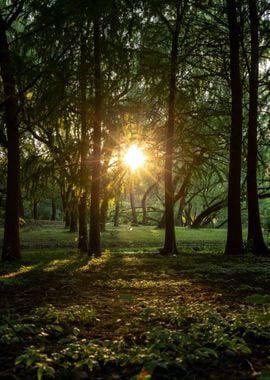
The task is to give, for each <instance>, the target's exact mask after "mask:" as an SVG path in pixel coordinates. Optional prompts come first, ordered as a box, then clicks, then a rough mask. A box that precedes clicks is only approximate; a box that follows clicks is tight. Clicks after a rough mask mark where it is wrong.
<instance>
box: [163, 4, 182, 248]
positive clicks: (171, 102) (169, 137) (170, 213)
mask: <svg viewBox="0 0 270 380" xmlns="http://www.w3.org/2000/svg"><path fill="white" fill-rule="evenodd" d="M185 6H186V1H180V0H178V1H177V2H176V18H175V23H174V25H173V26H172V25H171V23H170V22H169V21H168V20H167V19H166V17H165V16H164V15H163V14H160V17H161V19H162V20H163V21H164V23H165V24H166V25H167V26H168V28H169V31H170V34H171V37H172V45H171V52H170V74H169V97H168V118H167V131H166V140H165V141H166V146H165V164H164V184H165V241H164V246H163V248H162V249H161V251H160V252H161V253H162V254H163V255H171V254H177V253H178V251H177V246H176V238H175V227H174V186H173V174H172V170H173V155H174V129H175V105H176V75H177V60H178V51H179V34H180V27H181V21H182V18H183V15H184V9H185Z"/></svg>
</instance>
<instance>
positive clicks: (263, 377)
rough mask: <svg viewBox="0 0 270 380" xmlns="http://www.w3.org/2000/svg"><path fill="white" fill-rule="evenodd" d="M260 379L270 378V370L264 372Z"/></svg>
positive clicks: (266, 379)
mask: <svg viewBox="0 0 270 380" xmlns="http://www.w3.org/2000/svg"><path fill="white" fill-rule="evenodd" d="M258 380H270V372H263V373H262V374H261V375H260V376H259V378H258Z"/></svg>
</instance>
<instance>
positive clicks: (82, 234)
mask: <svg viewBox="0 0 270 380" xmlns="http://www.w3.org/2000/svg"><path fill="white" fill-rule="evenodd" d="M85 43H86V42H85V36H84V35H83V34H82V36H81V67H80V74H79V77H80V91H81V144H80V190H81V195H80V200H79V207H78V211H79V218H78V219H79V236H78V249H79V250H80V251H81V252H87V250H88V244H87V239H88V238H87V223H86V210H87V189H88V169H87V153H88V137H87V128H88V125H87V109H86V80H87V75H86V51H85V50H86V46H85Z"/></svg>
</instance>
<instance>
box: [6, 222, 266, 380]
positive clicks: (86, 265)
mask: <svg viewBox="0 0 270 380" xmlns="http://www.w3.org/2000/svg"><path fill="white" fill-rule="evenodd" d="M148 230H149V231H148V232H147V230H146V229H143V230H142V231H141V232H142V234H143V233H144V235H143V237H144V239H145V238H146V235H147V234H148V238H146V240H145V246H144V247H142V246H140V244H139V243H138V244H139V247H138V249H135V248H136V247H134V244H133V243H134V241H133V240H132V239H131V240H130V244H127V246H126V248H124V246H123V241H122V242H121V240H120V241H119V248H118V249H115V250H114V249H111V250H109V249H107V250H105V252H104V253H103V256H102V257H101V258H96V259H92V260H90V261H89V258H88V257H86V256H85V255H82V254H80V253H78V251H77V250H76V249H75V248H68V247H64V248H60V247H59V245H56V247H53V246H52V245H53V243H52V244H51V247H48V246H44V245H40V247H38V243H40V240H38V239H37V240H36V241H35V239H34V238H33V236H34V230H32V231H29V234H32V239H33V241H32V243H33V245H32V248H30V247H28V248H24V254H23V258H22V260H21V262H20V263H18V262H16V263H5V264H3V265H1V272H0V273H1V277H0V292H1V297H0V307H1V317H0V341H1V353H0V365H1V371H0V378H1V379H35V378H37V379H49V378H55V379H133V380H135V379H137V380H142V379H144V380H145V379H217V378H218V379H253V378H256V379H260V380H263V379H269V377H270V365H269V355H270V307H269V304H270V278H269V275H268V273H269V266H270V260H269V258H256V257H254V256H249V255H247V256H245V257H240V258H238V257H237V258H231V257H226V256H224V255H222V254H221V252H222V251H219V250H218V248H215V249H214V248H213V249H212V250H211V251H207V248H205V247H204V249H201V250H200V249H198V246H197V245H196V238H195V237H194V241H193V242H192V241H189V246H185V248H184V250H183V251H182V252H181V254H180V255H179V256H173V257H169V258H168V257H166V258H164V257H162V256H160V255H159V254H157V252H154V250H153V247H154V243H156V242H155V239H154V238H153V236H152V237H151V238H150V237H149V235H150V236H151V234H152V232H151V227H148ZM127 231H128V230H127V229H124V227H121V228H120V229H119V231H114V233H119V234H120V235H118V238H119V236H122V237H123V238H124V237H125V234H127ZM139 231H140V230H136V231H135V232H133V230H130V231H129V234H132V233H134V235H133V238H135V237H136V234H137V237H139ZM43 233H44V231H43ZM57 233H59V234H61V233H64V232H63V231H62V230H61V229H59V231H58V232H57ZM57 233H56V234H57ZM25 234H27V232H25ZM106 234H108V239H109V234H110V231H108V232H107V233H106ZM106 234H105V235H106ZM121 234H122V235H121ZM157 234H159V232H157ZM188 234H190V231H189V232H188ZM195 234H196V232H195ZM207 234H208V236H209V235H211V232H210V231H207V233H206V235H207ZM41 235H42V233H40V234H39V237H40V236H41ZM198 235H199V234H198ZM198 235H197V236H198ZM128 236H130V235H128ZM131 236H132V235H131ZM214 236H215V235H214V234H213V237H214ZM126 238H127V237H126ZM135 240H136V239H135ZM199 241H201V239H199ZM212 241H215V240H214V239H213V240H212ZM52 242H53V241H52ZM138 242H139V239H138ZM34 243H36V246H34ZM192 243H194V244H195V245H194V247H195V248H196V249H195V250H194V249H193V248H194V247H193V246H192ZM200 244H202V243H200ZM141 245H142V243H141ZM206 247H207V245H206ZM217 247H218V246H217ZM115 248H117V247H115ZM179 248H180V247H179Z"/></svg>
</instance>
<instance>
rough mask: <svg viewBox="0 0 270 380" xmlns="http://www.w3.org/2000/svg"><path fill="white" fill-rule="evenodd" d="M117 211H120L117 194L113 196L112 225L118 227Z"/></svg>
mask: <svg viewBox="0 0 270 380" xmlns="http://www.w3.org/2000/svg"><path fill="white" fill-rule="evenodd" d="M119 213H120V199H119V195H117V196H116V197H115V210H114V220H113V225H114V227H119Z"/></svg>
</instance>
